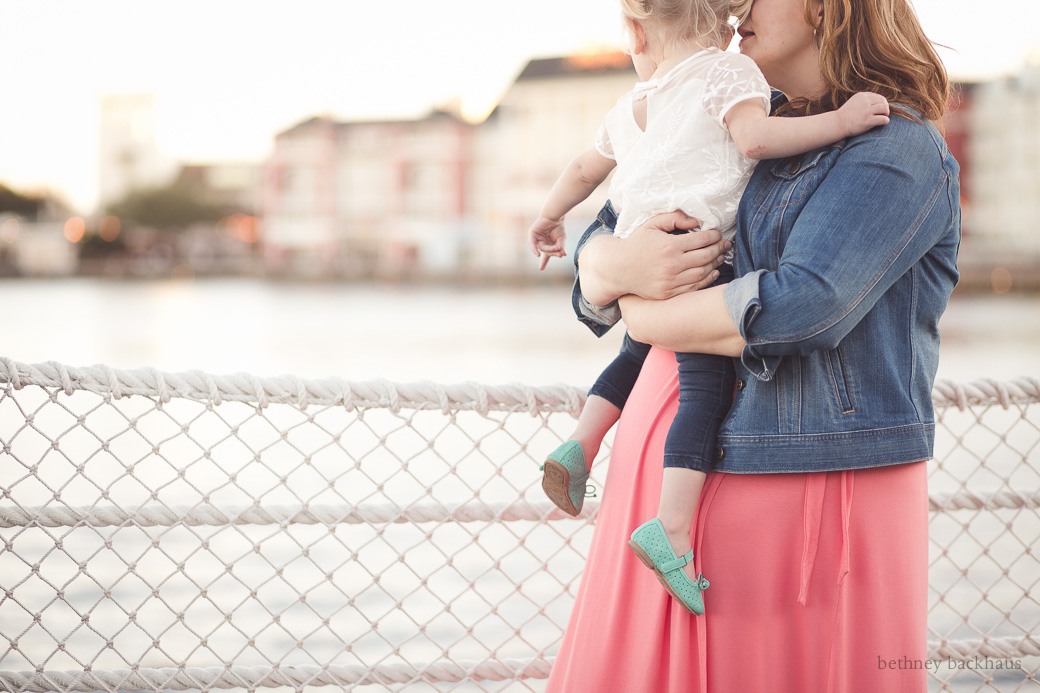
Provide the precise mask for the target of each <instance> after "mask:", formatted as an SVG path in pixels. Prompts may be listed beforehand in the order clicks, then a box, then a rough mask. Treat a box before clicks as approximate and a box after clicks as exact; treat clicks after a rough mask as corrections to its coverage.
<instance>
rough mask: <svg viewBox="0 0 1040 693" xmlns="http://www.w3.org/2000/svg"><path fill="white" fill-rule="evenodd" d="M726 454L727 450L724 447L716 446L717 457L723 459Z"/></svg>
mask: <svg viewBox="0 0 1040 693" xmlns="http://www.w3.org/2000/svg"><path fill="white" fill-rule="evenodd" d="M725 454H726V451H725V450H723V449H722V448H715V459H717V460H721V459H722V458H723V456H724V455H725Z"/></svg>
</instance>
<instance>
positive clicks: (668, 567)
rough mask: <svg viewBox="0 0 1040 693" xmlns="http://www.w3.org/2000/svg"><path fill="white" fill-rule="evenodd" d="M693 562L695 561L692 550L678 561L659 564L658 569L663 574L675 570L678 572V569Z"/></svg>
mask: <svg viewBox="0 0 1040 693" xmlns="http://www.w3.org/2000/svg"><path fill="white" fill-rule="evenodd" d="M692 560H693V549H690V550H689V551H687V552H686V553H685V554H684V555H682V556H679V557H678V558H676V559H673V560H671V561H665V562H663V563H659V564H658V566H657V567H658V569H660V571H661V572H662V573H670V572H672V571H673V570H676V569H678V568H682V567H683V566H684V565H686V564H687V563H689V562H690V561H692Z"/></svg>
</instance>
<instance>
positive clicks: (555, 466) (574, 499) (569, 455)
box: [542, 440, 589, 516]
mask: <svg viewBox="0 0 1040 693" xmlns="http://www.w3.org/2000/svg"><path fill="white" fill-rule="evenodd" d="M542 471H543V476H542V490H543V491H545V495H546V496H548V497H549V500H551V501H552V502H553V503H555V504H556V507H558V508H559V509H560V510H562V511H563V512H565V513H567V514H568V515H574V516H576V515H577V514H578V513H580V512H581V507H582V505H583V503H584V501H585V484H586V482H587V481H588V480H589V469H588V465H586V464H585V452H584V450H583V449H582V447H581V443H579V442H578V441H576V440H568V441H567V442H566V443H564V444H563V445H561V446H560V447H558V448H556V449H555V450H553V451H552V452H551V453H549V457H548V459H546V460H545V465H543V467H542Z"/></svg>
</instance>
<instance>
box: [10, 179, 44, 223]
mask: <svg viewBox="0 0 1040 693" xmlns="http://www.w3.org/2000/svg"><path fill="white" fill-rule="evenodd" d="M42 204H43V200H42V199H40V198H38V197H31V196H29V195H22V194H21V193H17V192H15V191H14V190H11V189H10V188H9V187H7V186H6V185H4V184H3V183H0V213H2V212H12V213H14V214H17V215H18V216H20V217H27V218H32V219H35V218H36V216H37V215H38V214H39V212H40V207H41V205H42Z"/></svg>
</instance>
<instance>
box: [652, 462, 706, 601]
mask: <svg viewBox="0 0 1040 693" xmlns="http://www.w3.org/2000/svg"><path fill="white" fill-rule="evenodd" d="M707 478H708V475H707V474H705V473H704V472H699V471H697V470H695V469H684V468H683V467H665V468H664V476H663V478H662V480H661V501H660V504H659V505H658V508H657V518H658V519H659V520H660V521H661V525H663V526H664V533H665V535H667V537H668V543H669V544H671V545H672V550H673V551H675V555H676V556H682V555H683V554H685V553H686V552H687V551H689V550H690V549H691V548H692V544H691V542H690V530H691V529H692V528H693V519H694V517H696V516H697V503H698V501H700V497H701V489H703V488H704V480H705V479H707ZM683 570H685V571H686V574H687V575H688V576H689V577H690V579H691V580H696V579H697V571H696V570H695V569H694V567H693V563H688V564H686V566H685V567H684V568H683Z"/></svg>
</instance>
